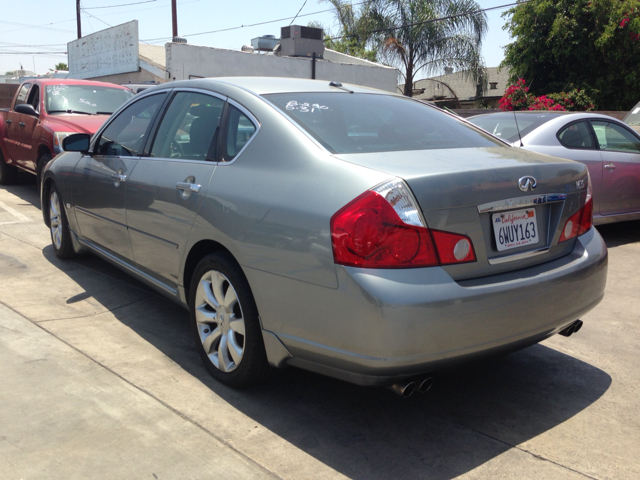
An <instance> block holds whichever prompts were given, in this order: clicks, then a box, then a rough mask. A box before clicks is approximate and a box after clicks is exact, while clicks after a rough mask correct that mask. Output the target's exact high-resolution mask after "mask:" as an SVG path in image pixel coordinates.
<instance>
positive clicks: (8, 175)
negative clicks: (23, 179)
mask: <svg viewBox="0 0 640 480" xmlns="http://www.w3.org/2000/svg"><path fill="white" fill-rule="evenodd" d="M17 180H18V169H17V168H16V167H15V166H14V165H9V164H8V163H6V162H5V161H4V156H3V155H2V152H1V151H0V185H13V184H14V183H16V181H17Z"/></svg>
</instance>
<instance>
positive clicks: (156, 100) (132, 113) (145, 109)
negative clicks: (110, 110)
mask: <svg viewBox="0 0 640 480" xmlns="http://www.w3.org/2000/svg"><path fill="white" fill-rule="evenodd" d="M165 97H166V93H159V94H157V95H152V96H150V97H146V98H143V99H142V100H140V101H139V102H135V103H133V104H131V105H129V106H128V107H127V108H126V109H124V110H123V111H122V112H120V113H119V114H118V116H117V117H116V118H114V119H113V120H112V121H111V123H110V124H109V126H107V128H106V129H105V130H104V131H103V132H102V135H101V136H100V140H99V142H98V145H97V147H96V152H95V153H96V154H97V155H109V156H116V157H133V156H137V155H139V154H140V153H139V152H140V150H141V149H142V147H143V145H144V142H145V140H146V134H147V131H148V130H149V127H150V126H151V121H152V120H153V118H154V117H155V114H156V112H157V111H158V109H159V108H160V106H161V105H162V102H163V101H164V99H165Z"/></svg>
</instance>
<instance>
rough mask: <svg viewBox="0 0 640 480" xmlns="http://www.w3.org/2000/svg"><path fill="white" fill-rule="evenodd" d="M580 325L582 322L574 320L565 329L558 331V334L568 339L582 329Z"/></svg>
mask: <svg viewBox="0 0 640 480" xmlns="http://www.w3.org/2000/svg"><path fill="white" fill-rule="evenodd" d="M582 323H583V322H582V320H576V321H575V322H573V323H572V324H571V325H569V326H568V327H565V328H563V329H562V330H560V331H559V332H558V333H559V334H560V335H562V336H565V337H570V336H571V335H573V334H574V333H576V332H577V331H578V330H580V329H581V328H582Z"/></svg>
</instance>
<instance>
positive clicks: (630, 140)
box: [591, 122, 640, 153]
mask: <svg viewBox="0 0 640 480" xmlns="http://www.w3.org/2000/svg"><path fill="white" fill-rule="evenodd" d="M591 124H592V125H593V130H594V131H595V132H596V137H597V138H598V144H599V146H600V150H611V151H616V152H631V153H638V152H640V139H638V137H636V136H635V135H634V134H633V133H631V132H629V131H628V130H626V129H625V128H623V127H621V126H620V125H616V124H615V123H610V122H591Z"/></svg>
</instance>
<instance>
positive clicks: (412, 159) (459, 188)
mask: <svg viewBox="0 0 640 480" xmlns="http://www.w3.org/2000/svg"><path fill="white" fill-rule="evenodd" d="M335 157H337V158H339V159H341V160H343V161H347V162H350V163H354V164H357V165H360V166H363V167H368V168H372V169H375V170H378V171H381V172H385V173H388V174H389V175H394V176H397V177H400V178H403V179H404V180H405V181H406V182H407V184H408V185H409V187H410V188H411V190H412V191H413V193H414V195H415V196H416V198H417V200H418V202H419V203H420V206H421V208H422V210H435V209H443V208H457V207H466V206H472V205H480V204H483V203H487V202H493V201H496V200H501V199H508V198H516V197H521V196H525V195H534V194H556V193H572V192H574V191H575V190H576V181H577V180H580V179H583V178H584V177H586V175H587V173H586V167H585V166H584V165H582V164H580V163H578V162H574V161H571V160H566V159H562V158H556V157H551V156H548V155H542V154H538V153H534V152H529V151H526V150H523V149H520V148H508V147H491V148H457V149H443V150H413V151H406V152H382V153H364V154H363V153H358V154H336V155H335ZM524 176H533V177H535V179H536V182H537V186H536V188H535V190H532V191H528V192H522V191H521V190H520V189H519V188H518V180H519V179H520V178H522V177H524Z"/></svg>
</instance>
